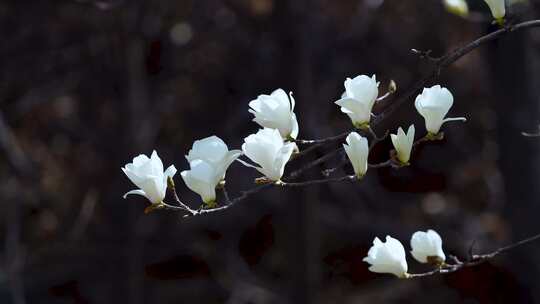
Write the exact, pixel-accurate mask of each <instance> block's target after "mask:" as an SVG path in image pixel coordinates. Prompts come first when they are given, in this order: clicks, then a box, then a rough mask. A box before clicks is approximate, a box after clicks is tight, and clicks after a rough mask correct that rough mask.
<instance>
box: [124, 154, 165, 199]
mask: <svg viewBox="0 0 540 304" xmlns="http://www.w3.org/2000/svg"><path fill="white" fill-rule="evenodd" d="M122 171H124V173H125V174H126V175H127V177H128V178H129V180H131V182H132V183H133V184H135V186H137V187H139V188H140V189H137V190H131V191H129V192H128V193H126V194H124V198H126V197H127V196H128V195H130V194H137V195H142V196H144V197H146V198H147V199H148V200H149V201H150V202H151V203H152V204H159V203H161V202H162V201H163V199H164V198H165V194H166V191H167V179H168V178H172V177H173V176H174V175H175V174H176V168H175V167H174V166H172V165H171V166H169V167H168V168H167V170H165V172H163V163H162V162H161V159H160V158H159V156H158V154H157V152H156V151H153V152H152V155H151V156H150V158H148V156H146V155H144V154H141V155H139V156H137V157H135V158H133V162H132V163H129V164H127V165H126V166H125V167H124V168H122Z"/></svg>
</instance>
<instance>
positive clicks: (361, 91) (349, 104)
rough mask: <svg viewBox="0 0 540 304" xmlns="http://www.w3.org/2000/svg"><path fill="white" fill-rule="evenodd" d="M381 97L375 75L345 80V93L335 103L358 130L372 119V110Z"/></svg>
mask: <svg viewBox="0 0 540 304" xmlns="http://www.w3.org/2000/svg"><path fill="white" fill-rule="evenodd" d="M378 95H379V83H378V82H377V79H376V78H375V75H373V76H372V77H371V78H370V77H368V76H366V75H360V76H356V77H355V78H353V79H350V78H347V80H345V93H343V95H342V96H341V99H340V100H338V101H336V102H335V103H336V104H337V105H338V106H340V107H341V112H343V113H345V114H347V115H348V116H349V117H350V118H351V121H352V123H353V125H354V126H355V127H357V128H362V127H365V126H366V125H367V124H369V120H370V118H371V109H372V108H373V104H375V101H376V100H377V96H378Z"/></svg>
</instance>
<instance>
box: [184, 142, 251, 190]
mask: <svg viewBox="0 0 540 304" xmlns="http://www.w3.org/2000/svg"><path fill="white" fill-rule="evenodd" d="M241 154H242V151H240V150H231V151H229V148H228V147H227V145H226V144H225V142H223V140H221V138H219V137H217V136H210V137H206V138H203V139H201V140H196V141H195V142H194V143H193V147H192V148H191V150H189V152H188V155H186V159H187V160H188V162H189V163H190V164H191V162H192V161H194V160H196V159H200V160H204V161H205V162H206V163H208V164H209V165H211V166H212V167H214V171H215V172H216V174H217V175H218V176H220V180H221V179H224V178H225V172H226V171H227V168H229V166H230V164H231V163H232V162H233V161H234V160H235V159H237V158H238V157H239V156H240V155H241Z"/></svg>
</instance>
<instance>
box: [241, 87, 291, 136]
mask: <svg viewBox="0 0 540 304" xmlns="http://www.w3.org/2000/svg"><path fill="white" fill-rule="evenodd" d="M249 107H250V108H251V109H249V112H250V113H252V114H253V115H255V118H253V121H254V122H256V123H258V124H259V125H260V126H262V127H263V128H270V129H278V130H279V133H280V134H281V137H283V138H285V139H291V138H292V139H296V137H297V136H298V122H297V120H296V114H294V98H293V96H292V92H291V93H289V96H287V93H285V91H283V90H282V89H277V90H275V91H274V92H272V94H270V95H264V94H263V95H259V96H258V97H257V99H255V100H252V101H251V102H250V103H249Z"/></svg>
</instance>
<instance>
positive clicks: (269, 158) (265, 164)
mask: <svg viewBox="0 0 540 304" xmlns="http://www.w3.org/2000/svg"><path fill="white" fill-rule="evenodd" d="M295 149H297V147H296V144H295V143H284V142H283V138H281V135H280V134H279V131H278V130H276V129H268V128H265V129H261V130H259V131H258V132H257V133H256V134H251V135H249V136H248V137H246V138H245V139H244V144H243V145H242V151H243V152H244V154H245V155H246V156H247V157H248V158H249V159H251V160H252V161H253V162H255V163H256V164H258V165H259V167H257V166H253V165H250V164H248V163H246V162H244V161H241V160H239V161H240V162H241V163H243V164H244V165H246V166H248V167H252V168H255V169H257V170H258V171H259V172H261V173H262V174H264V175H265V176H266V177H267V178H268V179H270V180H273V181H278V180H280V179H281V176H282V175H283V172H284V170H285V165H286V164H287V162H288V161H289V159H290V158H291V155H292V153H293V151H294V150H295Z"/></svg>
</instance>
